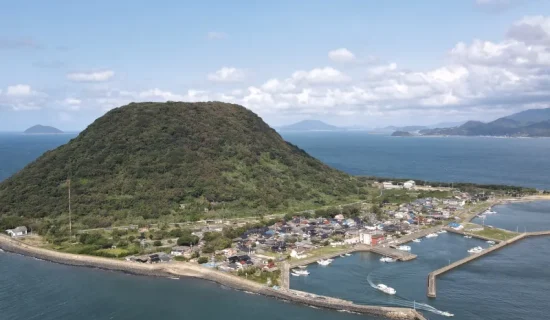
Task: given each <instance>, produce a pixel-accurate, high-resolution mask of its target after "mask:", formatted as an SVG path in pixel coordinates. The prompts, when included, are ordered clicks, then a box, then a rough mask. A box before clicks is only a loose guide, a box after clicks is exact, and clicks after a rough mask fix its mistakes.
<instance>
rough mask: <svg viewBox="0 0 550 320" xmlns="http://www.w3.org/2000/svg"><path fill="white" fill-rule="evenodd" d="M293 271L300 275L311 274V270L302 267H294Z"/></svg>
mask: <svg viewBox="0 0 550 320" xmlns="http://www.w3.org/2000/svg"><path fill="white" fill-rule="evenodd" d="M292 273H295V274H297V275H300V276H308V275H309V271H307V270H300V269H292Z"/></svg>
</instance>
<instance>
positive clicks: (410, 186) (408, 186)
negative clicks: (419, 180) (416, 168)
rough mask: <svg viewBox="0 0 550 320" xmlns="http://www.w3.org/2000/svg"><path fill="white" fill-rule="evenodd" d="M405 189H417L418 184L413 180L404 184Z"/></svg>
mask: <svg viewBox="0 0 550 320" xmlns="http://www.w3.org/2000/svg"><path fill="white" fill-rule="evenodd" d="M403 188H405V189H414V188H416V182H414V181H413V180H409V181H407V182H405V183H403Z"/></svg>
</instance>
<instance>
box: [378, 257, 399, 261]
mask: <svg viewBox="0 0 550 320" xmlns="http://www.w3.org/2000/svg"><path fill="white" fill-rule="evenodd" d="M380 262H395V260H394V259H392V258H390V257H382V258H380Z"/></svg>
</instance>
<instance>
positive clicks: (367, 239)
mask: <svg viewBox="0 0 550 320" xmlns="http://www.w3.org/2000/svg"><path fill="white" fill-rule="evenodd" d="M359 243H362V244H369V245H370V244H371V243H372V236H371V235H370V234H369V233H363V232H361V233H360V234H359Z"/></svg>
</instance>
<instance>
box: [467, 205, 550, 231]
mask: <svg viewBox="0 0 550 320" xmlns="http://www.w3.org/2000/svg"><path fill="white" fill-rule="evenodd" d="M493 211H495V212H497V213H496V214H491V215H487V216H486V218H485V224H486V225H490V226H493V227H497V228H501V229H506V230H511V231H519V232H524V231H545V230H550V201H535V202H526V203H513V204H506V205H499V206H494V207H493ZM473 222H475V223H479V224H482V223H483V220H482V219H481V218H475V219H474V220H473Z"/></svg>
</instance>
